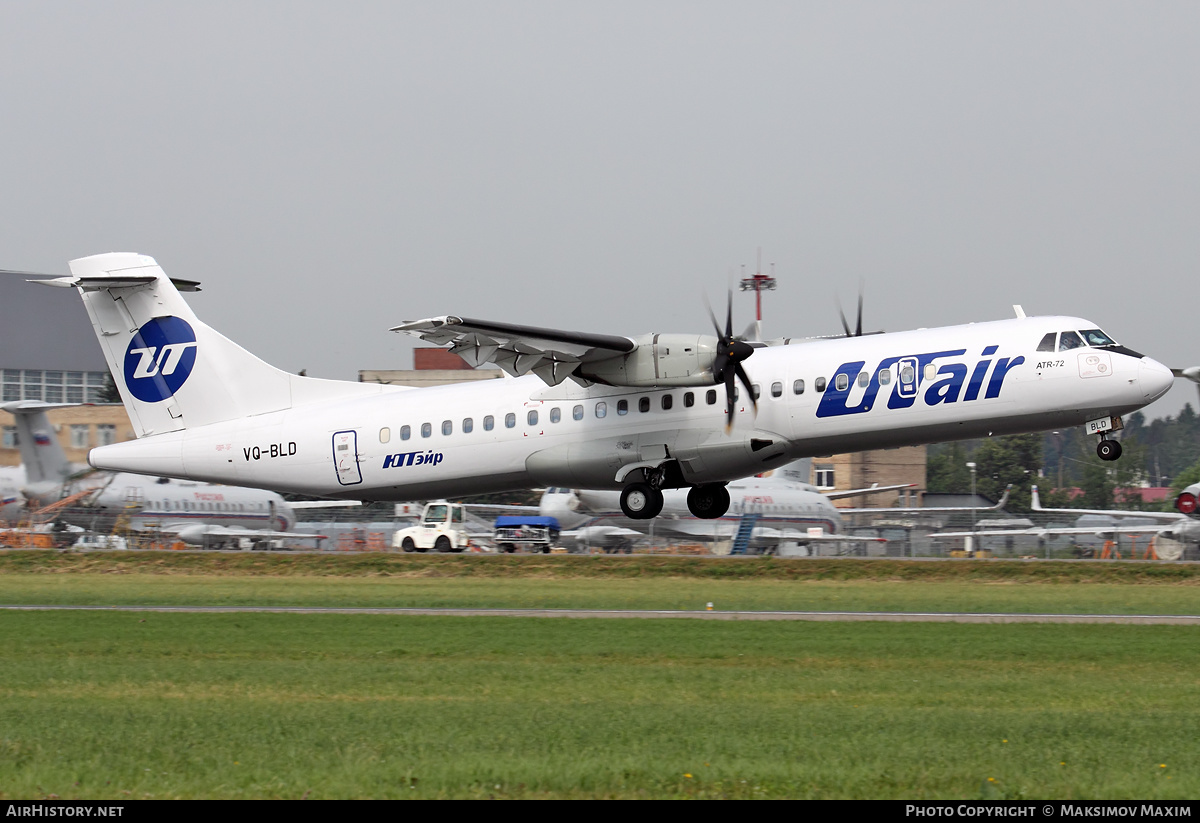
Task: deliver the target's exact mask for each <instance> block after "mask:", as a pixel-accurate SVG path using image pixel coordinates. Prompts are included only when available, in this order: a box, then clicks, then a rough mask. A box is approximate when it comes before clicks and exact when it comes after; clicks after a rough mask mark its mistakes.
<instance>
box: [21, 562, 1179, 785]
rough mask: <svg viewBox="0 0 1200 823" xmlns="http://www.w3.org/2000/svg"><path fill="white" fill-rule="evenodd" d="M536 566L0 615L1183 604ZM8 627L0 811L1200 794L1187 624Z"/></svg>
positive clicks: (939, 584)
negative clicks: (18, 803)
mask: <svg viewBox="0 0 1200 823" xmlns="http://www.w3.org/2000/svg"><path fill="white" fill-rule="evenodd" d="M497 559H498V560H501V561H502V562H501V563H499V564H492V565H488V563H487V561H490V560H497ZM522 559H525V558H519V559H518V561H519V560H522ZM528 559H530V560H534V561H535V562H533V563H527V564H524V565H521V564H520V563H519V562H510V559H501V558H453V557H450V558H420V559H413V562H407V560H408V559H407V558H398V560H399V562H394V560H397V559H393V558H383V559H382V561H381V560H380V559H378V558H377V559H375V560H374V561H373V562H366V561H364V560H363V559H362V558H349V557H342V558H328V557H307V558H297V557H290V558H289V557H279V558H276V557H263V556H237V555H173V556H167V557H164V556H163V555H161V554H159V555H151V556H149V557H147V556H144V555H134V554H128V555H115V554H107V555H101V554H98V555H72V554H59V553H53V552H40V553H38V552H12V553H0V602H8V603H15V602H25V603H51V602H56V603H76V604H85V603H97V604H118V603H162V604H205V605H221V604H235V603H244V604H251V605H273V604H281V605H292V604H295V605H342V606H362V605H466V606H489V605H493V606H548V605H552V606H584V607H599V608H626V607H646V608H696V609H699V608H703V603H704V602H706V601H708V600H712V601H714V602H715V603H716V604H717V607H718V608H722V607H724V608H730V609H733V608H750V609H755V608H763V609H779V608H787V609H829V608H832V609H870V610H876V609H887V610H905V609H911V610H920V611H938V610H945V609H960V608H962V609H963V610H968V611H970V610H983V609H984V608H985V607H983V606H980V607H979V608H978V609H975V608H972V607H971V606H970V605H969V604H985V603H986V604H990V605H988V606H986V609H987V610H993V609H994V610H1015V611H1068V612H1069V611H1086V612H1097V611H1132V612H1153V613H1169V612H1176V613H1197V612H1198V611H1200V609H1197V608H1196V607H1195V605H1194V604H1195V603H1196V595H1197V594H1200V590H1198V589H1197V588H1196V585H1197V583H1198V582H1200V576H1198V575H1197V574H1196V572H1195V571H1194V570H1192V567H1188V566H1182V565H1176V566H1165V565H1164V566H1148V565H1130V564H1094V565H1090V564H1021V563H1008V564H998V563H997V564H993V563H982V564H979V563H944V564H939V563H916V564H914V563H894V562H893V563H888V562H887V561H880V562H873V561H868V562H864V563H856V562H850V563H847V562H845V561H819V562H818V563H812V561H793V562H788V563H784V562H781V561H767V562H765V563H764V562H760V561H745V562H741V561H733V562H727V563H725V564H724V568H722V567H721V566H719V565H713V564H705V563H699V564H697V563H694V562H693V561H691V560H690V559H686V558H667V560H669V561H671V562H668V563H665V564H664V563H660V562H659V560H661V559H647V560H646V561H645V562H643V561H642V560H641V559H640V558H635V559H634V561H635V562H634V563H632V564H630V563H628V561H627V559H613V560H611V561H610V560H608V559H605V558H544V559H543V558H528ZM593 559H597V560H603V561H605V562H604V563H597V564H590V565H589V564H587V561H588V560H593ZM456 560H465V561H466V562H465V563H461V564H457V565H456V564H455V562H454V561H456ZM559 560H567V561H569V562H567V563H556V562H553V561H559ZM578 560H582V561H584V563H583V564H579V563H576V562H575V561H578ZM427 561H428V562H427ZM675 561H678V562H675ZM622 563H624V565H622ZM806 564H807V565H806ZM1039 567H1040V568H1039ZM1157 569H1165V571H1156V570H1157ZM1181 570H1182V571H1181ZM714 591H715V592H717V594H715V595H714V594H713V592H714ZM0 637H3V638H4V642H3V643H0V798H29V797H44V796H48V795H57V796H58V797H60V798H70V797H82V798H116V799H121V798H141V797H155V798H173V797H238V798H241V797H293V798H298V797H304V796H307V797H314V798H316V797H331V798H340V797H414V798H415V797H633V798H637V797H826V798H828V797H833V798H836V797H859V798H977V797H997V798H999V797H1010V798H1037V799H1040V798H1139V799H1140V798H1190V797H1195V796H1197V794H1198V793H1200V775H1198V774H1197V768H1198V766H1200V736H1197V735H1196V734H1195V729H1196V728H1197V727H1200V643H1197V642H1196V640H1197V634H1196V630H1195V629H1193V628H1187V627H1174V626H1125V625H1049V624H1047V625H962V624H924V623H921V624H888V623H852V624H838V623H792V622H754V623H742V622H724V621H715V622H713V621H677V620H637V619H629V620H546V619H532V618H454V617H416V616H403V617H398V616H386V615H382V616H374V615H333V614H324V615H276V614H161V613H125V612H120V613H118V612H86V613H81V612H0Z"/></svg>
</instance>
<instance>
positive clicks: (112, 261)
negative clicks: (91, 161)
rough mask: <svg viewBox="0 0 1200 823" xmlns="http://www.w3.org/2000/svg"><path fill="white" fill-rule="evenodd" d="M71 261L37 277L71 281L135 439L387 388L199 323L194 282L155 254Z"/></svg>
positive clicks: (46, 282) (48, 282)
mask: <svg viewBox="0 0 1200 823" xmlns="http://www.w3.org/2000/svg"><path fill="white" fill-rule="evenodd" d="M70 267H71V275H70V276H69V277H60V278H57V279H54V280H39V281H34V282H38V283H42V284H44V285H49V286H63V287H66V286H73V287H75V288H76V289H77V290H78V292H79V294H80V295H81V296H82V297H83V302H84V305H85V306H86V307H87V311H88V316H89V317H90V318H91V321H92V327H93V329H94V330H95V332H96V337H97V338H98V339H99V341H100V347H101V349H103V351H104V357H105V359H106V360H107V361H108V367H109V370H110V371H111V372H112V375H113V380H114V381H115V382H116V384H117V388H118V390H119V391H120V393H121V399H122V400H123V401H124V403H125V409H126V411H128V413H129V419H130V421H131V422H132V423H133V427H134V430H135V431H136V432H137V435H138V436H139V437H143V436H146V435H151V434H161V433H163V432H171V431H179V430H181V429H185V428H194V427H196V426H203V425H207V424H210V423H218V422H221V421H225V420H234V419H237V418H241V417H247V416H250V415H256V414H265V413H268V412H272V411H280V410H283V409H288V408H292V407H293V406H296V405H301V404H307V403H312V402H319V401H322V400H330V399H335V398H337V397H344V396H351V395H358V394H368V393H370V394H378V393H379V392H380V390H382V389H384V388H387V387H381V386H379V385H377V384H374V385H373V384H366V383H350V382H343V381H336V380H318V379H315V378H307V377H300V376H297V375H293V374H289V373H287V372H285V371H281V370H280V369H277V368H275V367H274V366H271V365H269V364H267V363H265V362H263V361H262V360H260V359H259V358H257V357H255V356H254V355H253V354H251V353H250V352H248V351H246V350H245V349H243V348H242V347H241V346H239V345H237V344H236V343H234V342H233V341H232V340H229V339H228V338H227V337H224V336H223V335H221V334H220V333H218V332H217V331H215V330H213V329H212V328H210V327H209V326H207V325H205V324H204V323H202V322H201V321H200V320H199V319H198V318H197V317H196V315H195V313H193V312H192V309H191V307H190V306H188V304H187V302H186V301H185V300H184V299H183V297H182V296H181V295H180V293H179V292H180V290H185V291H198V290H199V288H198V284H196V283H194V282H192V281H172V280H171V279H170V278H168V277H167V276H166V274H165V273H164V272H163V270H162V269H161V268H160V267H159V265H158V263H156V262H155V260H154V258H152V257H147V256H146V255H142V254H132V253H124V252H116V253H110V254H98V255H94V256H92V257H84V258H80V259H78V260H72V261H71V263H70Z"/></svg>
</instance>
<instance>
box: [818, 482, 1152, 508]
mask: <svg viewBox="0 0 1200 823" xmlns="http://www.w3.org/2000/svg"><path fill="white" fill-rule="evenodd" d="M1011 491H1012V484H1011V483H1009V484H1008V488H1006V489H1005V490H1004V494H1002V495H1000V500H999V501H997V503H996V505H994V506H921V507H913V508H908V509H905V508H897V509H842V510H841V511H843V512H845V513H847V514H864V513H865V514H887V513H894V514H927V513H929V512H969V511H976V512H994V511H998V510H1000V509H1003V508H1004V507H1005V505H1007V504H1008V495H1009V493H1010V492H1011ZM867 494H870V492H869V491H868V492H867ZM1034 508H1036V506H1035V507H1034ZM1071 511H1073V512H1076V513H1078V514H1086V512H1084V511H1083V510H1082V509H1071ZM1124 514H1126V515H1129V514H1131V512H1124Z"/></svg>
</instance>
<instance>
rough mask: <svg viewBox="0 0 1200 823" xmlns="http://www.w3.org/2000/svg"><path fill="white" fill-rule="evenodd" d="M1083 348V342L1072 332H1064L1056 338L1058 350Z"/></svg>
mask: <svg viewBox="0 0 1200 823" xmlns="http://www.w3.org/2000/svg"><path fill="white" fill-rule="evenodd" d="M1082 347H1083V341H1082V340H1081V339H1080V338H1079V335H1078V334H1076V333H1075V332H1073V331H1065V332H1063V333H1062V334H1060V335H1059V336H1058V350H1059V351H1069V350H1071V349H1078V348H1082Z"/></svg>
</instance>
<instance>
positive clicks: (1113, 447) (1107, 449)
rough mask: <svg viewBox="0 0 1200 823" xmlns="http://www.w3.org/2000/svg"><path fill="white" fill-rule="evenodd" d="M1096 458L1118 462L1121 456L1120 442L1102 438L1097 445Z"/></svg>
mask: <svg viewBox="0 0 1200 823" xmlns="http://www.w3.org/2000/svg"><path fill="white" fill-rule="evenodd" d="M1096 456H1097V457H1099V458H1100V459H1101V460H1116V459H1117V458H1118V457H1120V456H1121V443H1120V441H1117V440H1109V439H1108V438H1107V437H1103V436H1102V437H1101V438H1100V442H1099V443H1097V444H1096Z"/></svg>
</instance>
